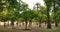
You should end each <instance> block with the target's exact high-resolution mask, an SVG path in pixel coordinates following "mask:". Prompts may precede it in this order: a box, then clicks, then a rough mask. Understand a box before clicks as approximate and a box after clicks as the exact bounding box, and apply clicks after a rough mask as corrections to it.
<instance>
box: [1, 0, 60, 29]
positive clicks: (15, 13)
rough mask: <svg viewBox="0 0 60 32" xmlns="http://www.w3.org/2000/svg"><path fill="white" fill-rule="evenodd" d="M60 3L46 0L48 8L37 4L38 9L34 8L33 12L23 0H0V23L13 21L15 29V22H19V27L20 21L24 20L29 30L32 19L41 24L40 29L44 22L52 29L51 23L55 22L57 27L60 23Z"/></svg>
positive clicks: (12, 24)
mask: <svg viewBox="0 0 60 32" xmlns="http://www.w3.org/2000/svg"><path fill="white" fill-rule="evenodd" d="M59 1H60V0H56V1H55V0H44V2H45V6H46V7H44V6H41V5H40V4H39V3H36V4H35V5H36V7H35V6H34V7H33V10H31V9H29V8H28V4H26V3H25V2H23V1H21V0H0V21H2V22H4V23H5V22H6V21H11V26H12V27H14V22H15V21H17V26H18V21H20V20H21V19H22V20H23V21H25V23H26V28H27V22H28V21H29V23H30V24H31V22H32V19H34V20H37V21H38V22H39V27H41V23H42V22H45V23H47V28H51V22H55V26H56V27H57V26H58V22H59V21H60V17H59V16H60V8H59V7H60V2H59ZM35 8H36V9H35ZM50 11H52V12H50ZM4 27H5V24H4Z"/></svg>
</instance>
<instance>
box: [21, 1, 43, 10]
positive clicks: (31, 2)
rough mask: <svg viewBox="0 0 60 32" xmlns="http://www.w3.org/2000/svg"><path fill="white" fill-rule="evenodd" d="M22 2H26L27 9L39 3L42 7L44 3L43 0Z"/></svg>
mask: <svg viewBox="0 0 60 32" xmlns="http://www.w3.org/2000/svg"><path fill="white" fill-rule="evenodd" d="M22 1H23V2H26V3H27V4H28V5H29V8H31V9H32V8H33V6H34V5H35V3H37V2H39V3H40V4H41V5H43V6H44V2H43V0H22Z"/></svg>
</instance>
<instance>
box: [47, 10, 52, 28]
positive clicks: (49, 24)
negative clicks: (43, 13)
mask: <svg viewBox="0 0 60 32" xmlns="http://www.w3.org/2000/svg"><path fill="white" fill-rule="evenodd" d="M47 29H51V23H50V15H49V9H47Z"/></svg>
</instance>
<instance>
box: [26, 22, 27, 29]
mask: <svg viewBox="0 0 60 32" xmlns="http://www.w3.org/2000/svg"><path fill="white" fill-rule="evenodd" d="M26 29H27V21H26Z"/></svg>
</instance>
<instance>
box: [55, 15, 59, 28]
mask: <svg viewBox="0 0 60 32" xmlns="http://www.w3.org/2000/svg"><path fill="white" fill-rule="evenodd" d="M54 21H55V27H58V22H57V21H56V15H55V16H54Z"/></svg>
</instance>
